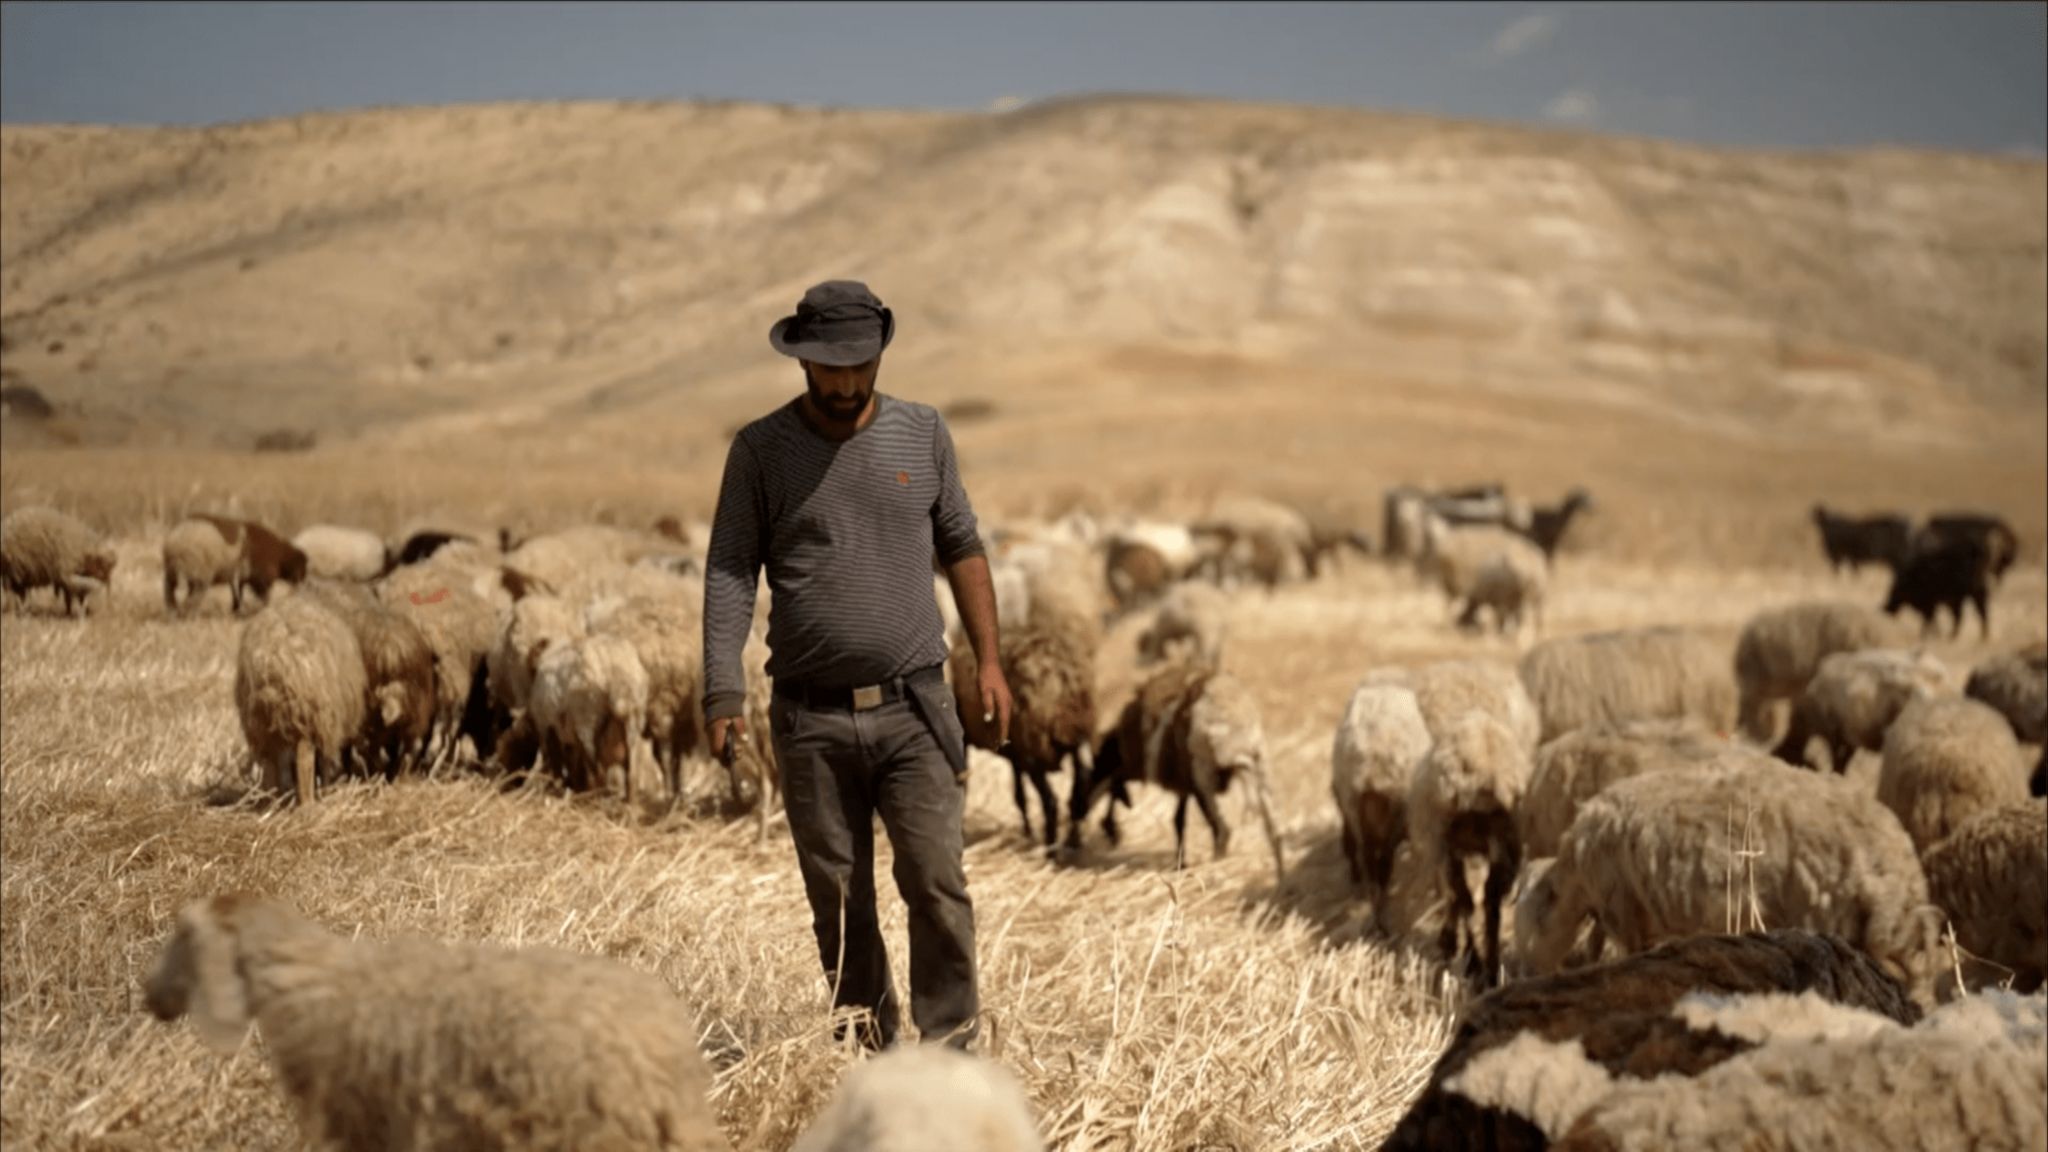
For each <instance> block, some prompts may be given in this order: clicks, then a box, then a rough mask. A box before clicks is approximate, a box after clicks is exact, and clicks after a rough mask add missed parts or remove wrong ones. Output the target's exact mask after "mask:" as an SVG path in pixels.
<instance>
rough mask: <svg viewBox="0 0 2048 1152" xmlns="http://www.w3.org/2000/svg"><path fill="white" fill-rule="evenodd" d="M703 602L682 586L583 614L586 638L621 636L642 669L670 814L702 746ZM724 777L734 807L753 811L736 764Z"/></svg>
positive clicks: (694, 588)
mask: <svg viewBox="0 0 2048 1152" xmlns="http://www.w3.org/2000/svg"><path fill="white" fill-rule="evenodd" d="M679 583H682V582H679ZM703 598H704V594H703V592H702V590H701V586H700V585H686V586H685V587H684V588H682V589H679V590H678V592H677V594H675V595H670V596H650V595H645V594H641V595H635V596H629V597H615V598H607V599H605V600H600V601H597V602H595V603H593V604H591V605H590V606H589V607H587V608H585V609H584V623H585V625H586V626H587V629H588V631H589V634H590V635H592V636H606V635H617V636H622V637H624V638H625V639H626V640H627V641H628V642H629V643H631V644H632V646H633V651H634V653H635V654H636V655H638V656H639V658H640V664H641V667H643V668H644V669H646V672H647V714H646V715H647V721H646V723H647V739H648V743H649V744H650V746H651V748H652V751H653V753H654V762H655V763H656V764H657V765H659V766H660V767H661V770H662V774H663V777H664V779H665V781H666V783H667V784H668V792H669V805H670V807H671V809H673V808H674V807H675V805H677V804H678V803H680V802H681V800H682V796H683V758H684V757H685V756H687V755H688V754H690V753H691V752H694V751H696V750H697V749H698V748H700V747H701V746H702V745H703V742H704V732H705V727H706V725H705V723H704V701H703V682H702V681H703V668H704V655H703V651H702V643H703V625H702V623H701V621H700V620H699V611H700V608H699V606H700V605H701V604H702V603H703ZM636 735H637V734H636ZM728 773H729V775H730V783H731V786H732V797H733V802H734V803H735V804H737V805H739V806H741V807H743V808H746V807H752V806H753V804H754V803H755V802H756V801H757V800H759V796H758V795H756V794H755V792H754V790H753V786H752V781H750V780H748V779H746V778H744V777H743V776H742V775H741V774H740V773H739V771H738V768H737V766H736V765H735V766H733V767H732V768H729V769H728Z"/></svg>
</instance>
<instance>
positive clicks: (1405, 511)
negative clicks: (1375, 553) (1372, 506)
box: [1380, 485, 1429, 561]
mask: <svg viewBox="0 0 2048 1152" xmlns="http://www.w3.org/2000/svg"><path fill="white" fill-rule="evenodd" d="M1428 514H1429V497H1428V495H1427V494H1425V493H1424V492H1423V491H1422V490H1421V489H1418V488H1413V487H1409V486H1407V485H1402V486H1400V487H1395V488H1389V489H1387V490H1386V492H1385V493H1383V494H1382V495H1381V497H1380V553H1381V555H1383V556H1385V557H1387V558H1388V559H1389V560H1395V561H1399V560H1409V559H1413V558H1414V557H1415V556H1417V555H1419V554H1421V552H1422V530H1423V522H1424V520H1425V519H1426V518H1427V516H1428Z"/></svg>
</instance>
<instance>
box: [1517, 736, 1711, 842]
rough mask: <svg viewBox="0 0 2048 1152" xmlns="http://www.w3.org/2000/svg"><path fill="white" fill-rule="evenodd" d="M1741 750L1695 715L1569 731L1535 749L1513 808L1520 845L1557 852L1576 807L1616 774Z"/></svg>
mask: <svg viewBox="0 0 2048 1152" xmlns="http://www.w3.org/2000/svg"><path fill="white" fill-rule="evenodd" d="M1742 754H1743V753H1742V750H1740V749H1736V748H1735V746H1734V745H1733V744H1732V743H1730V742H1729V741H1727V740H1723V739H1721V738H1719V737H1717V736H1715V735H1714V734H1713V733H1711V732H1709V731H1707V730H1706V729H1705V728H1704V727H1703V726H1702V725H1701V724H1700V723H1699V722H1698V721H1697V720H1635V721H1630V722H1629V723H1627V724H1621V725H1607V724H1596V725H1593V726H1591V727H1587V728H1580V729H1577V730H1575V731H1572V732H1567V733H1565V734H1564V735H1563V736H1560V737H1558V738H1557V739H1555V740H1552V741H1551V742H1550V743H1548V744H1545V745H1543V746H1542V747H1541V748H1539V749H1537V751H1536V762H1535V767H1534V769H1533V770H1532V771H1531V773H1530V776H1529V793H1528V795H1527V796H1526V797H1525V798H1524V799H1523V801H1522V805H1521V807H1520V808H1519V809H1518V810H1517V823H1518V825H1519V826H1520V829H1521V833H1522V850H1523V851H1524V852H1526V853H1527V854H1528V855H1529V856H1530V857H1532V858H1537V857H1544V856H1555V855H1556V854H1557V843H1558V841H1559V840H1560V839H1562V838H1563V836H1564V830H1565V829H1566V828H1569V827H1571V823H1572V819H1573V818H1574V817H1576V816H1577V815H1578V813H1579V809H1580V808H1581V807H1582V806H1584V804H1585V803H1586V801H1588V800H1591V799H1592V798H1593V797H1595V796H1597V795H1599V794H1600V793H1601V791H1602V790H1604V789H1606V788H1607V787H1608V786H1609V785H1611V784H1613V783H1614V782H1616V781H1617V780H1626V779H1628V778H1629V777H1631V776H1639V775H1641V774H1643V773H1644V772H1653V771H1659V770H1662V769H1666V768H1686V767H1704V766H1706V765H1708V764H1712V763H1715V762H1717V761H1720V760H1725V759H1727V758H1729V757H1730V756H1740V755H1742Z"/></svg>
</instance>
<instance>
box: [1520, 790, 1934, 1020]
mask: <svg viewBox="0 0 2048 1152" xmlns="http://www.w3.org/2000/svg"><path fill="white" fill-rule="evenodd" d="M1523 899H1524V900H1527V901H1529V902H1531V904H1532V906H1533V907H1535V908H1537V909H1540V910H1541V912H1540V914H1537V915H1535V916H1532V917H1530V919H1531V920H1532V921H1533V924H1532V927H1533V928H1534V929H1535V931H1534V932H1533V933H1532V938H1530V939H1527V940H1518V941H1517V942H1518V944H1520V945H1522V946H1523V949H1524V953H1525V958H1526V960H1527V961H1528V963H1529V965H1530V967H1531V968H1533V969H1534V970H1535V971H1537V972H1539V973H1542V972H1553V971H1556V970H1557V967H1558V965H1559V963H1560V962H1561V961H1562V960H1563V958H1564V956H1565V954H1566V953H1567V952H1568V951H1569V949H1570V948H1571V946H1572V945H1573V943H1574V942H1575V941H1576V939H1577V937H1578V932H1579V929H1580V927H1581V925H1582V924H1583V922H1584V921H1585V920H1586V919H1587V918H1588V917H1597V918H1598V921H1599V923H1600V925H1601V927H1602V928H1603V929H1604V930H1605V931H1606V933H1607V936H1608V938H1609V939H1610V940H1611V941H1613V942H1615V943H1617V944H1619V945H1620V947H1621V950H1622V951H1623V952H1624V953H1628V952H1637V951H1640V950H1642V949H1644V948H1646V947H1649V946H1651V945H1654V944H1656V943H1659V942H1661V941H1664V940H1670V939H1674V938H1677V937H1682V936H1686V935H1690V934H1693V933H1701V932H1721V931H1729V930H1733V929H1737V928H1740V927H1741V926H1743V925H1745V924H1749V923H1753V922H1755V921H1757V920H1761V922H1762V923H1763V924H1765V925H1768V926H1771V927H1786V928H1806V929H1810V930H1813V931H1818V932H1831V933H1835V934H1838V935H1840V936H1842V937H1843V938H1844V939H1847V940H1848V941H1849V942H1850V943H1852V944H1854V945H1855V946H1857V947H1859V948H1863V949H1865V950H1867V951H1868V952H1870V954H1871V955H1872V956H1874V957H1876V958H1877V959H1878V960H1879V961H1880V962H1881V963H1883V964H1885V965H1886V966H1887V968H1888V970H1890V971H1892V972H1893V974H1894V975H1895V976H1897V977H1899V978H1900V979H1901V980H1903V981H1905V982H1906V983H1907V985H1908V987H1909V988H1910V989H1911V990H1912V991H1913V993H1914V995H1915V996H1916V998H1918V999H1920V1000H1921V1001H1922V1002H1927V1001H1929V1000H1931V999H1932V995H1933V973H1934V966H1935V964H1936V961H1937V956H1936V952H1935V948H1936V944H1937V942H1938V939H1939V935H1940V922H1941V915H1940V911H1939V909H1937V908H1935V907H1933V906H1932V905H1931V904H1930V903H1929V902H1928V898H1927V881H1926V878H1925V876H1924V875H1923V874H1922V872H1921V870H1920V862H1919V859H1918V857H1917V856H1916V855H1915V854H1914V851H1913V844H1912V840H1911V839H1910V838H1909V837H1908V836H1907V835H1906V833H1905V830H1904V829H1903V828H1901V827H1900V826H1899V822H1898V820H1897V819H1895V818H1894V817H1893V816H1892V815H1891V813H1890V812H1888V811H1887V810H1886V809H1885V808H1884V806H1883V805H1881V804H1879V803H1878V802H1877V800H1876V798H1875V797H1872V796H1870V795H1869V794H1868V793H1867V792H1864V791H1863V790H1862V789H1860V788H1858V787H1857V786H1856V785H1855V784H1853V783H1851V782H1850V781H1848V780H1845V779H1843V778H1842V777H1839V776H1833V775H1826V776H1823V775H1819V774H1817V773H1812V772H1805V771H1801V770H1799V769H1795V768H1790V767H1787V766H1786V765H1783V764H1780V763H1778V762H1777V761H1775V760H1772V759H1770V758H1768V757H1765V756H1763V755H1762V754H1760V753H1751V754H1750V758H1748V759H1746V760H1736V761H1733V762H1730V763H1726V764H1719V765H1715V766H1712V767H1709V768H1706V769H1703V770H1698V771H1683V772H1650V773H1646V774H1644V775H1641V776H1636V777H1632V778H1630V779H1627V780H1622V781H1619V782H1617V783H1615V784H1613V785H1612V786H1610V787H1608V788H1607V789H1606V790H1605V791H1603V792H1601V793H1600V794H1599V795H1598V796H1595V797H1594V798H1593V799H1592V800H1590V801H1588V802H1587V803H1586V805H1585V806H1584V807H1583V808H1581V809H1580V810H1579V814H1578V816H1577V818H1576V819H1574V820H1573V821H1572V824H1571V827H1570V828H1568V829H1566V831H1565V834H1564V836H1563V837H1562V839H1561V840H1560V842H1559V844H1558V851H1557V856H1556V863H1555V864H1553V865H1552V866H1551V868H1550V869H1549V870H1548V871H1547V872H1545V873H1544V874H1543V875H1542V877H1541V879H1540V880H1539V881H1538V882H1537V883H1536V884H1535V885H1533V886H1532V887H1531V888H1530V889H1528V890H1526V891H1525V892H1524V894H1523ZM1521 919H1522V918H1521V916H1520V914H1519V910H1518V921H1519V920H1521Z"/></svg>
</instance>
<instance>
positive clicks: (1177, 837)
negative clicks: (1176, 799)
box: [1173, 792, 1188, 872]
mask: <svg viewBox="0 0 2048 1152" xmlns="http://www.w3.org/2000/svg"><path fill="white" fill-rule="evenodd" d="M1187 866H1188V794H1187V793H1186V792H1183V793H1181V794H1180V803H1179V804H1176V805H1175V806H1174V809H1173V869H1174V871H1176V872H1178V871H1180V870H1181V869H1183V868H1185V867H1187Z"/></svg>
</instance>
